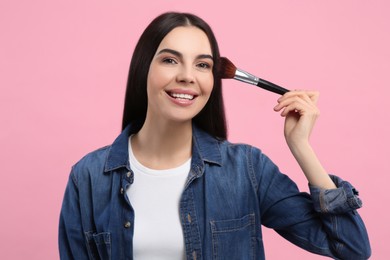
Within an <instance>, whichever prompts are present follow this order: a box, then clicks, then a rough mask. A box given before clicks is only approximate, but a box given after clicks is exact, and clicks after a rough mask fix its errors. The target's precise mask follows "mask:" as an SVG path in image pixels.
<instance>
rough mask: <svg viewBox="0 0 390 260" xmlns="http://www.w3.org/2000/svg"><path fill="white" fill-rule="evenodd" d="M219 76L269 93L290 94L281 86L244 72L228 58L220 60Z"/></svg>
mask: <svg viewBox="0 0 390 260" xmlns="http://www.w3.org/2000/svg"><path fill="white" fill-rule="evenodd" d="M219 68H220V69H219V76H220V77H221V78H223V79H236V80H239V81H242V82H245V83H248V84H252V85H256V86H258V87H260V88H263V89H266V90H268V91H271V92H274V93H277V94H280V95H283V94H284V93H286V92H288V91H289V90H288V89H285V88H283V87H281V86H278V85H276V84H274V83H272V82H269V81H267V80H264V79H261V78H258V77H256V76H254V75H252V74H250V73H248V72H246V71H244V70H241V69H238V68H237V67H236V66H235V65H234V64H233V62H231V61H230V60H229V59H228V58H226V57H221V58H220V67H219Z"/></svg>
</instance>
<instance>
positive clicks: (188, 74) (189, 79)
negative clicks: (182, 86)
mask: <svg viewBox="0 0 390 260" xmlns="http://www.w3.org/2000/svg"><path fill="white" fill-rule="evenodd" d="M176 80H177V82H180V83H186V84H188V83H194V82H195V77H194V74H193V71H192V67H191V66H182V67H181V68H180V71H179V72H178V74H177V77H176Z"/></svg>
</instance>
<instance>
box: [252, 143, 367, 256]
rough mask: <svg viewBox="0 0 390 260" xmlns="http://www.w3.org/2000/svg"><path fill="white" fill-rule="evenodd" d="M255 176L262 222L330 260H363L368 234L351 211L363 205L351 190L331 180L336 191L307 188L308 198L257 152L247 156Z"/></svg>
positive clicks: (348, 185)
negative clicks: (335, 186)
mask: <svg viewBox="0 0 390 260" xmlns="http://www.w3.org/2000/svg"><path fill="white" fill-rule="evenodd" d="M252 155H253V157H252V159H253V160H254V161H253V165H254V169H255V171H257V173H256V174H258V180H259V185H258V189H257V190H258V197H259V203H260V210H261V212H262V214H261V221H262V224H263V225H264V226H266V227H269V228H273V229H274V230H275V231H276V232H278V233H279V234H280V235H281V236H283V237H284V238H286V239H287V240H289V241H290V242H292V243H294V244H295V245H297V246H299V247H301V248H303V249H305V250H307V251H310V252H312V253H316V254H320V255H325V256H329V257H332V258H334V259H354V260H357V259H368V258H369V257H370V255H371V248H370V243H369V239H368V234H367V230H366V228H365V226H364V223H363V221H362V219H361V217H360V216H359V214H358V213H357V211H356V209H357V208H359V207H360V206H361V205H362V204H361V201H360V199H359V198H358V196H357V195H358V194H357V192H356V190H355V189H354V188H353V187H352V185H351V184H349V183H348V182H346V181H342V180H341V179H340V178H338V177H335V176H331V177H332V179H333V180H334V182H335V184H336V185H337V189H332V190H321V189H319V188H317V187H314V186H310V191H311V194H308V193H304V192H300V191H299V190H298V187H297V186H296V184H295V183H294V182H293V181H292V180H291V179H290V178H289V177H288V176H286V175H284V174H282V173H281V172H280V171H279V169H278V167H277V166H276V165H275V164H274V163H273V162H272V161H271V160H270V159H269V158H268V157H267V156H265V155H264V154H262V153H261V152H260V151H259V150H257V149H255V148H254V150H253V153H252Z"/></svg>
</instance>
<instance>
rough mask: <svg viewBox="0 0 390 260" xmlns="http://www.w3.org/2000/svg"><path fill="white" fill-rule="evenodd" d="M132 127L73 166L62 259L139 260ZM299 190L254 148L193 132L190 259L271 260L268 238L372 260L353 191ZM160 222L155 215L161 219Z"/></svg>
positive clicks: (186, 209)
mask: <svg viewBox="0 0 390 260" xmlns="http://www.w3.org/2000/svg"><path fill="white" fill-rule="evenodd" d="M136 131H138V128H137V127H136V126H134V124H130V125H129V126H128V127H127V128H126V129H125V130H124V131H123V132H122V133H121V134H120V135H119V136H118V138H117V139H116V140H115V141H114V143H113V144H112V145H111V146H107V147H104V148H101V149H99V150H96V151H94V152H92V153H90V154H88V155H86V156H85V157H84V158H83V159H81V160H80V161H79V162H78V163H77V164H75V165H74V166H73V167H72V171H71V174H70V177H69V182H68V184H67V187H66V191H65V195H64V200H63V204H62V209H61V214H60V223H59V251H60V256H61V259H115V260H120V259H133V256H132V252H133V245H132V239H133V228H134V225H137V218H136V215H135V214H134V210H133V208H132V206H131V198H128V197H127V195H126V189H127V188H128V187H129V185H131V184H132V183H133V182H134V181H137V180H134V177H133V172H132V170H131V165H130V164H129V155H128V137H129V135H131V134H133V133H135V132H136ZM332 179H333V181H334V182H335V183H336V185H337V187H338V188H337V189H333V190H321V189H319V188H316V187H313V186H310V193H311V195H309V194H307V193H303V192H299V190H298V188H297V186H296V185H295V183H294V182H293V181H291V180H290V179H289V177H287V176H286V175H284V174H282V173H281V172H280V171H279V169H278V168H277V166H275V164H274V163H272V161H271V160H270V159H269V158H268V157H266V155H264V154H263V153H261V151H260V150H259V149H257V148H254V147H252V146H249V145H244V144H232V143H230V142H228V141H220V140H217V139H215V138H213V137H212V136H210V135H209V134H207V133H205V132H203V131H202V130H200V129H199V128H197V127H196V126H193V148H192V162H191V170H190V173H189V175H188V179H187V182H186V185H185V188H184V190H183V193H182V196H181V199H180V205H179V211H180V220H181V224H182V228H183V235H184V241H185V250H186V257H187V259H194V260H196V259H198V260H199V259H265V254H264V248H263V239H262V230H261V226H262V225H264V226H266V227H268V228H272V229H274V230H275V231H276V232H277V233H279V234H280V235H281V236H283V237H284V238H286V239H287V240H289V241H290V242H292V243H294V244H295V245H297V246H299V247H301V248H303V249H305V250H307V251H310V252H313V253H316V254H320V255H325V256H329V257H333V258H335V259H354V260H356V259H367V258H368V257H369V256H370V254H371V249H370V244H369V240H368V235H367V231H366V229H365V226H364V223H363V221H362V219H361V218H360V216H359V214H358V213H357V212H356V209H357V208H359V207H360V206H361V201H360V199H359V198H358V197H357V192H356V190H355V189H354V188H353V187H352V186H351V185H350V184H349V183H348V182H346V181H343V180H341V179H340V178H338V177H335V176H332ZM156 214H158V212H156Z"/></svg>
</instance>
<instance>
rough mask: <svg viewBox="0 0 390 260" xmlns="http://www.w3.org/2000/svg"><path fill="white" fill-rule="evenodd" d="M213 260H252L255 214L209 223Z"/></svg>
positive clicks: (254, 238)
mask: <svg viewBox="0 0 390 260" xmlns="http://www.w3.org/2000/svg"><path fill="white" fill-rule="evenodd" d="M210 225H211V234H212V243H213V259H232V260H234V259H254V258H255V255H254V254H255V253H254V251H255V243H256V226H255V214H249V215H246V216H244V217H242V218H239V219H230V220H220V221H210Z"/></svg>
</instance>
